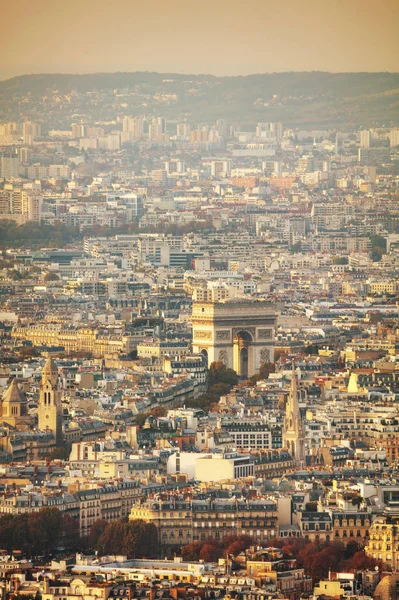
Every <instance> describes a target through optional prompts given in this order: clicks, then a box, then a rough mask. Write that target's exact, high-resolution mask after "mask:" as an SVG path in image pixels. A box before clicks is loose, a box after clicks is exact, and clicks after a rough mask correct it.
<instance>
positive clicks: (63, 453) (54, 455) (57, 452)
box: [46, 447, 70, 461]
mask: <svg viewBox="0 0 399 600" xmlns="http://www.w3.org/2000/svg"><path fill="white" fill-rule="evenodd" d="M69 454H70V451H69V449H68V448H65V447H64V448H54V450H53V451H52V452H51V453H50V454H48V455H47V456H46V460H48V461H52V460H68V459H69Z"/></svg>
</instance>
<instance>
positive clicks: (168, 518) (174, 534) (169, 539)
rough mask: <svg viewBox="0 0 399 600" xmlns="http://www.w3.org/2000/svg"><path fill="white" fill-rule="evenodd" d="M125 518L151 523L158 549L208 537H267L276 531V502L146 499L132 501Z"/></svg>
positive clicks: (218, 538)
mask: <svg viewBox="0 0 399 600" xmlns="http://www.w3.org/2000/svg"><path fill="white" fill-rule="evenodd" d="M129 518H130V519H131V520H133V519H143V520H144V521H147V522H150V523H154V525H155V526H156V528H157V530H158V536H159V544H160V549H161V551H166V550H168V549H172V548H175V547H176V546H184V545H185V544H189V543H191V542H193V541H205V540H206V539H208V538H213V539H215V540H221V539H223V538H225V537H227V536H232V535H249V536H251V537H253V538H255V539H257V540H260V541H267V540H269V539H272V538H274V537H276V536H277V535H278V514H277V505H276V503H275V500H274V499H269V498H255V499H253V500H237V499H236V498H230V499H227V498H218V499H214V500H212V499H210V498H207V499H204V500H202V499H201V500H200V499H193V500H191V501H183V500H176V499H175V498H171V499H170V500H147V501H146V502H144V503H142V504H136V505H135V506H134V507H133V508H132V510H131V513H130V517H129Z"/></svg>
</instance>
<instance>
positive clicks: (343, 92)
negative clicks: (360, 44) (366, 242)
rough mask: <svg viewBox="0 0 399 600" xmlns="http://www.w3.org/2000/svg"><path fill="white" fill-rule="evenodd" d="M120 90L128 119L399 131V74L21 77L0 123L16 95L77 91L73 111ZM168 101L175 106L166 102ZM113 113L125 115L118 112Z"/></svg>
mask: <svg viewBox="0 0 399 600" xmlns="http://www.w3.org/2000/svg"><path fill="white" fill-rule="evenodd" d="M115 90H117V91H118V93H121V94H122V95H123V94H127V99H126V101H125V103H124V106H123V108H124V109H125V114H137V113H139V112H141V113H144V112H149V111H154V110H155V111H156V112H158V113H159V114H164V115H165V116H167V117H170V118H173V117H178V116H181V115H183V114H185V115H187V118H189V119H190V120H193V121H201V120H204V121H206V120H214V119H218V118H226V119H228V120H229V121H240V122H244V123H245V122H246V123H248V124H251V123H256V122H257V121H271V120H281V121H283V122H284V123H285V124H286V125H293V126H294V125H298V126H304V127H330V126H336V125H341V126H342V125H345V126H352V125H353V126H358V125H363V126H369V127H371V126H373V125H388V126H389V125H392V124H395V125H397V124H399V73H324V72H311V73H272V74H261V75H248V76H242V77H215V76H212V75H181V74H175V73H151V72H136V73H97V74H89V75H58V74H55V75H51V74H49V75H24V76H20V77H14V78H12V79H8V80H6V81H1V82H0V116H1V118H4V117H5V116H6V115H7V114H11V112H12V109H11V107H10V106H11V103H12V102H15V98H16V97H18V96H25V95H28V94H29V102H30V103H35V102H36V103H37V102H39V103H40V102H41V101H42V98H43V97H47V96H48V95H49V94H54V93H55V92H57V93H58V94H59V95H65V94H70V93H73V92H75V93H77V94H76V95H75V96H73V98H72V100H69V102H72V104H73V105H74V106H75V105H77V104H79V101H80V100H79V95H80V94H81V93H84V92H98V93H99V94H100V96H101V94H103V95H105V96H107V95H111V94H115V93H116V92H114V91H115ZM129 91H131V92H133V93H132V94H131V95H132V98H129V97H128V92H129ZM168 96H171V97H173V99H172V100H171V101H168V100H167V99H166V100H165V97H168ZM143 98H145V102H143V100H142V99H143ZM140 99H141V100H140ZM99 102H100V100H99ZM108 104H109V103H108ZM143 107H145V109H144V108H143ZM100 108H101V107H100ZM99 110H100V109H99ZM107 110H108V111H109V110H110V106H108V109H107ZM115 110H116V112H117V113H118V114H122V113H123V110H119V108H118V106H116V108H115ZM107 114H108V113H107ZM96 116H98V115H96Z"/></svg>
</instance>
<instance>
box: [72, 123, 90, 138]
mask: <svg viewBox="0 0 399 600" xmlns="http://www.w3.org/2000/svg"><path fill="white" fill-rule="evenodd" d="M86 136H87V127H86V125H83V123H72V137H73V138H84V137H86Z"/></svg>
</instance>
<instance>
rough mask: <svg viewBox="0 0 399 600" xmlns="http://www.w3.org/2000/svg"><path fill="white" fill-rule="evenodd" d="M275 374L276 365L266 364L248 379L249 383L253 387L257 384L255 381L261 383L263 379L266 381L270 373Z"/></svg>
mask: <svg viewBox="0 0 399 600" xmlns="http://www.w3.org/2000/svg"><path fill="white" fill-rule="evenodd" d="M275 372H276V365H275V364H274V363H272V362H266V363H263V364H261V366H260V369H259V373H256V375H252V377H250V378H249V381H250V383H251V384H252V385H255V384H256V383H257V381H263V380H264V379H268V378H269V375H270V373H275Z"/></svg>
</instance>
